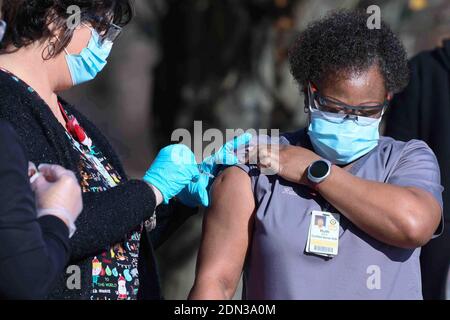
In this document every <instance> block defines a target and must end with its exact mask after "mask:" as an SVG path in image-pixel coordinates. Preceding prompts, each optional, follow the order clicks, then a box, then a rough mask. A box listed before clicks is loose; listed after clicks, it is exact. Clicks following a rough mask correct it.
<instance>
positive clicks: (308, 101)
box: [304, 82, 312, 113]
mask: <svg viewBox="0 0 450 320" xmlns="http://www.w3.org/2000/svg"><path fill="white" fill-rule="evenodd" d="M311 92H312V89H311V83H309V82H308V88H307V89H306V94H305V106H304V111H305V113H310V111H311V99H312V97H311Z"/></svg>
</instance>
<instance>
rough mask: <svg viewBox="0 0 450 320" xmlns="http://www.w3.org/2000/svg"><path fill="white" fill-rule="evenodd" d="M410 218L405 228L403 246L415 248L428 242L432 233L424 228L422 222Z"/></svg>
mask: <svg viewBox="0 0 450 320" xmlns="http://www.w3.org/2000/svg"><path fill="white" fill-rule="evenodd" d="M408 220H409V221H408V222H407V223H406V224H405V227H404V230H403V238H404V241H403V242H404V243H403V246H404V247H405V248H408V249H415V248H419V247H422V246H424V245H425V244H427V242H428V241H429V240H430V239H431V236H432V235H430V234H429V232H428V231H427V230H426V228H424V226H423V224H422V222H421V221H419V219H415V218H411V219H408Z"/></svg>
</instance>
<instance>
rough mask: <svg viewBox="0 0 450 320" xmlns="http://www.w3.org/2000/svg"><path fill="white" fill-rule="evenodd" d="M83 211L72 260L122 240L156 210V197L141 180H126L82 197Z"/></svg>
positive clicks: (73, 246)
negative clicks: (105, 189) (102, 190)
mask: <svg viewBox="0 0 450 320" xmlns="http://www.w3.org/2000/svg"><path fill="white" fill-rule="evenodd" d="M83 207H84V209H83V212H82V213H81V214H80V216H79V217H78V219H77V221H76V226H77V231H76V232H75V234H74V236H73V237H72V239H71V242H70V245H71V249H72V255H71V260H72V261H77V260H80V259H82V258H85V257H88V256H92V255H95V254H98V253H99V252H101V251H103V250H105V249H107V248H108V247H109V246H111V245H113V244H115V243H117V242H119V241H121V240H123V239H124V238H125V236H126V235H127V234H128V233H130V232H131V231H133V230H135V229H137V228H138V227H139V226H140V224H141V223H142V222H144V221H145V220H146V219H148V218H150V217H151V216H152V215H153V212H154V210H155V195H154V193H153V191H152V190H151V188H150V187H149V186H148V185H147V184H146V183H145V182H142V181H138V180H132V181H127V182H125V183H123V184H121V185H119V186H117V187H114V188H112V189H109V190H107V191H104V192H99V193H85V194H84V195H83Z"/></svg>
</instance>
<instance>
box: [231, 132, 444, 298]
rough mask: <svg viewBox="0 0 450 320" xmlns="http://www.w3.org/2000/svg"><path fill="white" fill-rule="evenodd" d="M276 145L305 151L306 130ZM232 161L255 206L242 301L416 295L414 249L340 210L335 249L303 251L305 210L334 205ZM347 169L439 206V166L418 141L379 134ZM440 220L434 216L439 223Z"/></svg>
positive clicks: (307, 216)
mask: <svg viewBox="0 0 450 320" xmlns="http://www.w3.org/2000/svg"><path fill="white" fill-rule="evenodd" d="M280 143H281V144H291V145H299V146H303V147H305V148H308V149H310V150H313V148H312V146H311V143H310V140H309V137H308V135H307V132H306V130H300V131H297V132H295V133H292V134H287V135H284V136H283V137H281V139H280ZM238 167H240V168H241V169H243V170H244V171H246V172H247V173H248V174H249V175H250V177H251V180H252V187H253V193H254V196H255V202H256V208H257V209H256V214H255V221H254V229H253V239H252V242H251V244H250V248H249V254H248V256H247V260H246V263H245V267H244V290H243V299H252V300H253V299H274V300H277V299H298V300H301V299H422V290H421V275H420V264H419V254H420V248H417V249H402V248H397V247H394V246H391V245H388V244H384V243H382V242H380V241H378V240H375V239H374V238H372V237H371V236H369V235H368V234H366V233H365V232H364V231H362V230H360V229H358V228H357V227H356V226H355V225H354V224H352V223H351V222H350V221H349V220H348V219H346V218H345V217H344V216H343V215H342V214H341V216H340V232H339V254H338V255H337V256H335V257H333V258H324V257H320V256H317V255H313V254H309V253H306V252H305V247H306V241H307V234H308V229H309V223H310V217H311V214H310V213H311V212H312V211H313V210H322V211H332V212H339V211H337V210H336V209H335V208H333V207H332V206H331V205H330V204H328V203H327V202H326V200H324V199H323V198H322V197H321V196H320V195H319V194H315V193H314V191H313V190H311V189H310V188H308V187H306V186H302V185H300V184H295V183H291V182H288V181H286V180H284V179H282V178H280V177H279V176H276V175H273V176H266V175H263V174H260V172H259V170H258V169H257V168H256V167H254V166H246V165H239V166H238ZM349 172H350V173H352V174H353V175H355V176H357V177H360V178H363V179H367V180H373V181H378V182H384V183H389V184H395V185H399V186H413V187H417V188H421V189H423V190H426V191H428V192H430V193H431V194H432V195H433V196H434V197H435V198H436V200H437V201H438V202H439V204H440V205H441V207H442V191H443V187H442V186H441V184H440V173H439V166H438V163H437V160H436V157H435V156H434V154H433V152H432V151H431V149H430V148H429V147H428V146H427V144H426V143H425V142H423V141H419V140H411V141H409V142H406V143H405V142H401V141H396V140H394V139H392V138H388V137H381V138H380V140H379V143H378V146H377V147H376V148H375V149H373V150H372V151H371V152H369V153H368V154H366V155H365V156H363V157H361V158H360V159H358V160H356V161H355V163H354V165H353V166H352V168H351V169H350V171H349ZM380 201H383V199H380ZM326 209H327V210H326ZM442 226H443V223H442V221H441V225H440V228H439V229H442ZM438 232H442V230H438Z"/></svg>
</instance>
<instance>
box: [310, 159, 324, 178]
mask: <svg viewBox="0 0 450 320" xmlns="http://www.w3.org/2000/svg"><path fill="white" fill-rule="evenodd" d="M309 172H310V174H311V176H313V177H314V178H317V179H320V178H323V177H324V176H325V175H326V174H327V172H328V163H326V162H325V161H322V160H319V161H316V162H314V163H313V165H312V166H311V168H310V170H309Z"/></svg>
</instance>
